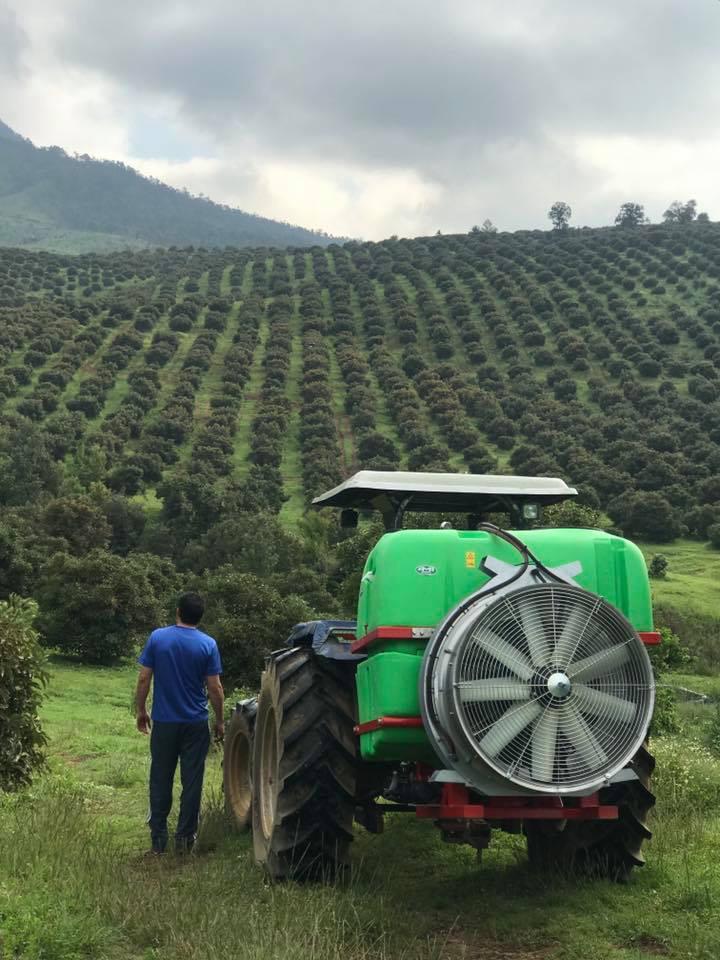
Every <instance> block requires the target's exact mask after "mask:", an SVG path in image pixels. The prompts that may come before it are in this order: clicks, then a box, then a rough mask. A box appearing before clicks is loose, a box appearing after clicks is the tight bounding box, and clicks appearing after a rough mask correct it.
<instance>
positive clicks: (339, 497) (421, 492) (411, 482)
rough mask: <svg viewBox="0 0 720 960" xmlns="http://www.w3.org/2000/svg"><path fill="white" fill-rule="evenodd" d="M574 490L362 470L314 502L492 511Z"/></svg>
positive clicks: (506, 479) (467, 476)
mask: <svg viewBox="0 0 720 960" xmlns="http://www.w3.org/2000/svg"><path fill="white" fill-rule="evenodd" d="M575 496H577V490H575V489H574V488H573V487H569V486H568V485H567V484H566V483H565V481H564V480H559V479H556V478H554V477H512V476H502V475H499V474H471V473H406V472H403V471H394V470H389V471H385V470H360V472H359V473H356V474H355V475H354V476H352V477H350V478H349V479H348V480H346V481H345V482H344V483H341V484H340V485H339V486H337V487H335V488H334V489H333V490H329V491H328V492H327V493H323V494H322V495H321V496H319V497H315V499H314V500H313V504H314V506H317V507H355V508H357V509H377V508H378V507H379V504H380V501H381V500H382V499H385V502H387V501H388V500H390V501H391V502H392V501H396V502H400V501H402V500H405V498H406V497H411V498H412V499H411V501H410V504H409V509H411V510H422V511H426V510H427V511H450V512H454V511H458V512H466V511H467V512H478V513H480V512H490V511H493V510H502V509H504V508H506V506H507V502H508V501H511V502H513V503H526V502H537V503H546V504H550V503H559V502H560V501H561V500H567V499H568V498H569V497H575Z"/></svg>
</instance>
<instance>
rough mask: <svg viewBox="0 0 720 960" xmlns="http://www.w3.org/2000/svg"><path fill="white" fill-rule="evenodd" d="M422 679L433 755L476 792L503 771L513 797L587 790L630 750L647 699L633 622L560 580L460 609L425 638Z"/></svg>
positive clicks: (643, 726) (639, 736)
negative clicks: (444, 760) (456, 771)
mask: <svg viewBox="0 0 720 960" xmlns="http://www.w3.org/2000/svg"><path fill="white" fill-rule="evenodd" d="M424 677H425V680H424V690H423V697H424V701H425V702H424V705H423V708H424V715H425V717H426V725H427V726H429V729H430V731H431V734H434V735H435V737H436V740H437V746H438V749H439V752H440V754H441V756H444V757H446V758H449V760H450V763H451V765H452V766H454V767H455V768H456V769H459V770H461V771H462V772H463V774H464V778H465V779H466V780H467V781H469V782H471V783H475V784H476V785H477V788H478V789H482V788H483V784H485V785H487V783H488V782H491V783H492V782H494V783H495V784H496V785H497V781H498V778H500V780H501V781H502V782H504V783H505V784H506V785H507V783H508V781H509V782H510V783H511V784H513V785H514V787H515V791H514V792H521V793H526V792H532V793H565V794H587V793H591V792H593V791H594V790H596V789H598V788H599V787H601V786H603V785H606V784H607V783H609V782H610V780H611V779H612V778H613V777H614V776H615V775H617V774H618V772H619V771H620V770H621V769H622V768H623V767H624V766H625V765H626V764H627V763H628V761H629V760H630V759H631V758H632V757H633V755H634V754H635V752H636V750H637V749H638V747H639V746H640V744H641V743H642V741H643V739H644V737H645V735H646V731H647V727H648V724H649V722H650V718H651V716H652V710H653V703H654V684H653V675H652V667H651V665H650V661H649V658H648V656H647V652H646V651H645V648H644V646H643V644H642V642H641V640H640V638H639V637H638V635H637V633H636V632H635V630H634V628H633V627H632V626H631V624H630V623H629V622H628V621H627V620H626V619H625V617H624V616H623V615H622V614H621V613H620V612H619V611H618V610H617V609H616V608H615V607H613V606H611V605H610V604H609V603H608V602H607V601H605V600H604V599H602V598H601V597H598V596H596V595H594V594H592V593H588V592H587V591H585V590H583V589H581V588H579V587H577V586H574V585H570V584H566V583H560V582H544V583H534V584H532V585H530V586H524V587H521V588H520V589H515V590H512V589H510V590H507V591H506V592H500V593H494V594H489V595H486V596H483V595H482V594H481V595H479V596H478V598H477V599H476V600H475V601H474V602H471V603H470V604H467V603H466V604H465V605H461V606H460V607H459V608H458V609H457V610H456V611H454V612H453V613H451V614H450V615H449V616H448V617H447V618H446V619H445V621H444V622H443V624H441V626H440V628H439V629H438V631H437V632H436V634H435V636H434V638H433V640H432V641H431V644H430V647H429V649H428V653H427V654H426V666H425V671H424ZM491 792H498V790H497V787H496V789H495V790H494V791H491ZM509 792H513V791H509Z"/></svg>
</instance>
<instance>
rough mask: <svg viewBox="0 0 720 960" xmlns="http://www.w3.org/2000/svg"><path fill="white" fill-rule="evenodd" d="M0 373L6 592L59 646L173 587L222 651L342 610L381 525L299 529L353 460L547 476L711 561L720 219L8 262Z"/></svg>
mask: <svg viewBox="0 0 720 960" xmlns="http://www.w3.org/2000/svg"><path fill="white" fill-rule="evenodd" d="M0 360H1V367H0V395H2V398H3V403H2V417H1V421H0V503H1V504H2V507H3V515H2V520H1V521H0V560H1V562H0V576H1V577H2V582H0V593H2V594H3V595H7V594H8V593H10V592H17V593H20V594H22V595H26V596H28V595H32V596H36V597H37V598H38V599H39V600H40V603H41V611H43V610H44V611H45V613H44V614H42V616H44V617H45V619H44V621H43V629H44V631H45V633H46V635H47V636H48V637H49V638H50V640H51V642H61V643H62V642H64V643H65V645H66V646H67V647H69V648H73V643H75V649H77V648H78V645H80V646H82V644H83V643H84V644H88V643H91V642H93V641H92V640H91V639H88V637H92V636H94V635H95V634H96V633H97V634H98V637H99V635H100V632H102V637H103V638H104V639H103V640H102V642H104V643H107V644H112V642H113V641H112V638H113V635H114V634H113V629H116V631H117V635H118V636H121V635H122V636H125V634H127V632H128V631H131V625H129V622H128V617H131V615H130V614H129V613H128V609H129V606H128V602H127V597H129V596H132V597H135V598H137V604H138V607H137V617H138V622H141V621H142V622H144V620H143V617H146V616H149V615H150V613H149V608H148V605H150V608H151V607H152V603H157V602H159V599H156V600H153V599H152V598H153V597H155V598H159V597H161V596H162V595H163V591H165V590H166V588H167V585H168V584H169V583H176V582H178V581H176V579H174V578H176V577H177V576H178V572H179V574H180V575H181V576H182V577H185V578H186V577H188V576H191V575H192V576H195V575H200V573H201V572H202V571H204V573H202V576H203V577H205V580H204V581H203V584H202V585H203V588H204V589H207V591H208V593H210V594H212V596H213V597H214V601H213V602H214V603H215V605H216V606H215V608H214V611H213V612H212V613H211V621H212V623H213V625H214V628H215V629H217V630H218V631H219V632H220V633H221V634H222V629H223V628H222V623H225V628H226V631H230V632H232V631H233V630H238V631H240V632H242V629H243V628H242V626H237V623H238V622H239V620H238V618H239V619H240V620H241V621H242V622H243V623H245V622H246V621H247V618H250V621H251V622H252V623H255V624H257V623H260V622H261V623H262V624H263V628H262V629H263V630H265V631H266V632H267V631H268V630H275V629H280V628H279V627H278V626H277V625H278V623H284V622H285V621H286V620H288V621H292V620H294V619H302V618H303V616H308V615H311V614H312V612H313V611H315V612H323V613H336V614H337V613H351V612H352V594H353V589H354V582H352V577H353V575H355V574H356V571H357V569H358V568H359V566H360V565H361V563H362V559H363V555H364V551H365V550H366V548H367V543H368V538H371V537H372V535H373V534H372V532H370V533H368V532H367V531H365V532H363V529H362V528H361V530H360V532H359V533H358V534H356V535H355V536H354V537H351V538H350V539H349V540H348V539H343V534H342V533H341V532H340V531H338V530H337V528H336V527H335V525H334V523H333V522H331V521H330V520H329V519H328V520H327V521H324V520H322V519H320V518H318V517H317V516H315V515H312V516H310V517H303V513H304V509H305V505H306V504H307V503H308V501H309V499H310V498H311V497H312V496H314V495H315V494H317V493H318V492H320V491H322V490H323V489H326V488H328V487H330V486H332V485H334V484H335V483H337V482H339V481H340V480H341V479H343V478H344V477H346V476H348V475H349V474H351V473H352V472H353V471H355V470H357V469H359V468H362V467H367V468H387V469H393V468H406V469H412V470H453V471H462V470H470V471H473V472H507V473H519V474H540V475H543V474H547V475H558V476H562V477H564V478H565V479H566V480H568V481H569V482H571V483H573V484H575V485H577V486H578V488H579V489H580V491H581V497H580V501H581V504H582V505H583V506H584V507H585V508H591V509H594V510H597V509H599V510H602V511H603V512H604V513H606V514H607V515H608V516H609V518H610V521H611V522H612V524H614V525H615V526H616V527H617V528H618V529H621V530H623V531H624V532H625V533H626V534H627V535H629V536H631V537H638V538H641V539H651V540H653V541H656V542H657V541H669V540H672V539H673V538H675V537H677V536H679V535H681V534H683V535H689V536H692V537H696V538H698V539H699V540H702V541H706V540H712V541H713V542H714V543H715V544H716V545H717V546H720V225H715V224H708V223H702V224H698V223H691V224H688V225H674V226H648V227H640V228H636V229H622V228H609V229H605V230H594V231H589V230H588V231H571V230H568V231H554V232H553V233H541V232H534V233H520V234H513V235H507V234H491V233H484V232H482V231H478V232H472V233H471V234H469V235H462V236H447V237H441V236H438V237H432V238H425V239H419V240H411V241H405V240H388V241H385V242H383V243H376V244H372V243H363V244H361V243H350V244H347V245H345V246H343V247H341V246H338V245H331V246H330V247H328V248H327V249H324V248H321V247H318V246H316V247H313V248H312V249H310V250H302V249H290V250H275V249H269V248H263V249H253V250H222V251H217V252H208V251H205V250H193V249H182V250H170V251H156V252H153V253H146V252H145V253H142V254H140V253H138V254H130V253H124V254H114V255H106V256H99V255H90V256H84V257H79V258H70V257H63V256H57V255H52V254H47V253H42V254H41V253H32V252H28V251H22V250H5V251H2V252H1V253H0ZM278 520H279V522H278ZM298 532H299V533H301V534H302V536H299V535H298ZM243 578H245V579H243ZM348 578H350V579H348ZM101 588H102V589H103V590H104V589H107V591H110V592H109V593H107V594H103V596H99V595H98V593H99V592H100V591H101ZM263 591H265V592H263ZM296 594H301V595H302V600H301V599H299V598H298V597H297V596H295V595H296ZM110 596H112V597H114V598H115V599H114V600H112V603H117V604H118V607H117V609H115V608H114V607H112V603H111V601H110V599H109V597H110ZM89 597H92V598H93V599H92V601H90V600H89V599H88V598H89ZM103 597H104V599H103ZM117 597H125V598H126V601H125V606H123V605H122V603H120V601H118V600H117ZM93 603H96V604H98V605H99V607H102V605H103V603H104V604H106V605H107V604H110V606H111V608H112V610H113V611H114V612H113V613H112V618H114V619H112V618H111V621H112V624H114V625H115V627H113V628H112V629H111V628H110V627H109V626H108V622H107V620H103V621H102V623H100V625H98V615H97V611H95V612H93V609H92V604H93ZM258 604H259V606H258ZM293 604H294V606H293ZM88 605H90V609H89V610H86V607H88ZM102 609H105V607H102ZM248 609H249V610H250V612H249V613H248ZM253 611H254V612H253ZM252 617H255V618H256V619H255V620H254V621H253V620H252ZM273 617H274V619H273ZM242 618H245V620H243V619H242ZM83 624H85V626H83ZM218 624H220V626H218ZM233 624H234V625H235V626H233ZM246 626H247V623H246ZM253 629H255V628H254V627H253ZM263 636H264V634H263ZM72 637H75V640H73V639H72ZM69 638H70V639H69ZM270 639H271V638H270V637H269V636H268V637H267V638H266V640H267V642H268V643H269V642H270ZM98 642H100V641H99V640H98ZM123 642H125V641H123ZM263 642H265V641H264V640H262V639H259V640H258V643H260V644H262V643H263ZM118 643H119V645H120V646H122V644H121V643H120V641H118ZM225 646H226V648H228V649H229V647H230V646H231V645H230V644H229V643H228V641H227V640H226V641H225ZM239 672H240V673H241V672H242V670H239Z"/></svg>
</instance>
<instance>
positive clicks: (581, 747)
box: [561, 701, 607, 770]
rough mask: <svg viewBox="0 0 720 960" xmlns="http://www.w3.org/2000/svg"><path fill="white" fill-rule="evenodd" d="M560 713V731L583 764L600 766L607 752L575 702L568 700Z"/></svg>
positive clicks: (592, 768) (592, 766)
mask: <svg viewBox="0 0 720 960" xmlns="http://www.w3.org/2000/svg"><path fill="white" fill-rule="evenodd" d="M562 714H563V716H562V727H561V729H562V732H563V734H564V736H565V737H566V738H567V740H568V741H569V742H570V744H571V745H572V747H573V748H574V750H575V752H576V753H577V755H578V756H579V757H580V759H581V760H582V761H583V763H584V764H585V766H587V767H589V768H590V770H596V769H597V768H598V767H600V766H602V764H604V763H605V762H606V761H607V754H606V753H605V751H604V750H603V748H602V747H601V746H600V744H599V743H598V741H597V738H596V736H595V734H594V733H593V732H592V730H591V729H590V727H589V726H588V725H587V723H586V722H585V719H584V718H583V716H582V714H581V713H580V711H579V710H578V708H577V707H576V706H575V704H574V703H573V702H572V701H569V702H568V703H567V704H566V706H565V708H564V709H563V711H562Z"/></svg>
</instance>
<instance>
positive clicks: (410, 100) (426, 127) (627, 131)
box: [0, 0, 720, 239]
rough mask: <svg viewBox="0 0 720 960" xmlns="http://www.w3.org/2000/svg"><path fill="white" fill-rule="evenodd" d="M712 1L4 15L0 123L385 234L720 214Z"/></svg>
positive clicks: (419, 3) (226, 193)
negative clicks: (632, 204)
mask: <svg viewBox="0 0 720 960" xmlns="http://www.w3.org/2000/svg"><path fill="white" fill-rule="evenodd" d="M718 49H720V3H718V2H717V0H632V2H631V3H628V2H627V0H605V2H604V3H598V2H597V0H515V2H513V3H511V4H509V3H507V2H505V0H447V2H444V3H438V2H437V0H390V2H388V0H383V2H380V0H364V2H363V3H361V4H360V3H350V2H349V0H337V2H335V3H331V2H329V0H324V2H320V0H304V2H303V3H300V2H299V0H263V3H259V2H252V3H251V2H247V0H205V2H204V3H201V4H199V3H197V2H195V0H152V3H148V2H147V0H142V2H141V0H124V2H123V3H116V2H111V0H63V2H62V3H57V2H56V0H0V117H1V118H2V119H3V120H4V121H5V122H7V123H8V124H10V125H11V126H12V127H13V128H14V129H16V130H17V131H19V132H20V133H22V134H23V135H24V136H27V137H30V138H31V139H32V140H33V141H34V142H36V143H37V144H39V145H50V144H59V145H60V146H62V147H64V148H65V149H66V150H68V151H69V152H77V153H80V154H84V153H88V154H92V155H94V156H97V157H107V158H110V159H119V160H123V161H125V162H128V163H130V164H132V165H133V166H135V167H137V168H138V169H140V170H141V171H142V172H144V173H147V174H150V175H153V176H156V177H158V178H160V179H162V180H165V181H166V182H169V183H171V184H173V185H175V186H181V187H182V186H184V187H187V188H188V189H190V190H191V191H193V192H194V193H203V194H205V195H207V196H210V197H211V198H212V199H214V200H217V201H219V202H225V203H229V204H232V205H234V206H238V207H241V208H242V209H245V210H249V211H252V212H256V213H260V214H262V215H264V216H268V217H273V218H278V219H286V220H289V221H291V222H294V223H302V224H303V225H305V226H308V227H318V228H322V229H325V230H328V231H329V232H331V233H334V234H339V235H346V236H358V237H360V236H361V237H364V238H366V239H379V238H381V237H384V236H389V235H391V234H399V235H401V236H409V235H417V234H423V233H431V232H434V231H435V230H437V229H441V230H443V232H450V231H462V230H467V229H469V227H470V226H472V225H473V224H474V223H480V222H482V220H483V219H484V218H485V217H489V218H490V219H492V220H493V221H494V222H495V223H496V224H497V225H498V226H499V227H500V228H502V229H517V228H521V227H541V228H546V227H547V226H548V225H549V224H548V220H547V210H548V208H549V206H550V204H551V203H552V202H553V201H555V200H565V201H567V202H568V203H570V204H571V206H572V207H573V211H574V216H573V223H574V224H575V225H583V224H588V225H592V226H595V225H601V224H606V223H609V222H611V221H612V219H613V217H614V215H615V213H616V212H617V209H618V207H619V205H620V204H621V203H622V202H624V201H626V200H632V201H638V202H641V203H644V204H645V206H646V210H647V212H648V213H649V214H650V216H651V217H652V218H653V219H659V218H660V216H661V214H662V212H663V210H664V209H665V208H666V207H667V205H668V204H669V203H670V201H672V200H676V199H680V200H686V199H688V198H690V197H694V198H697V200H698V203H699V207H700V208H701V209H705V210H708V212H709V213H710V215H711V217H713V219H720V180H719V179H718V177H717V167H718V160H720V133H718V132H717V125H716V123H715V120H716V117H717V116H718V106H720V57H718V55H717V51H718Z"/></svg>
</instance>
